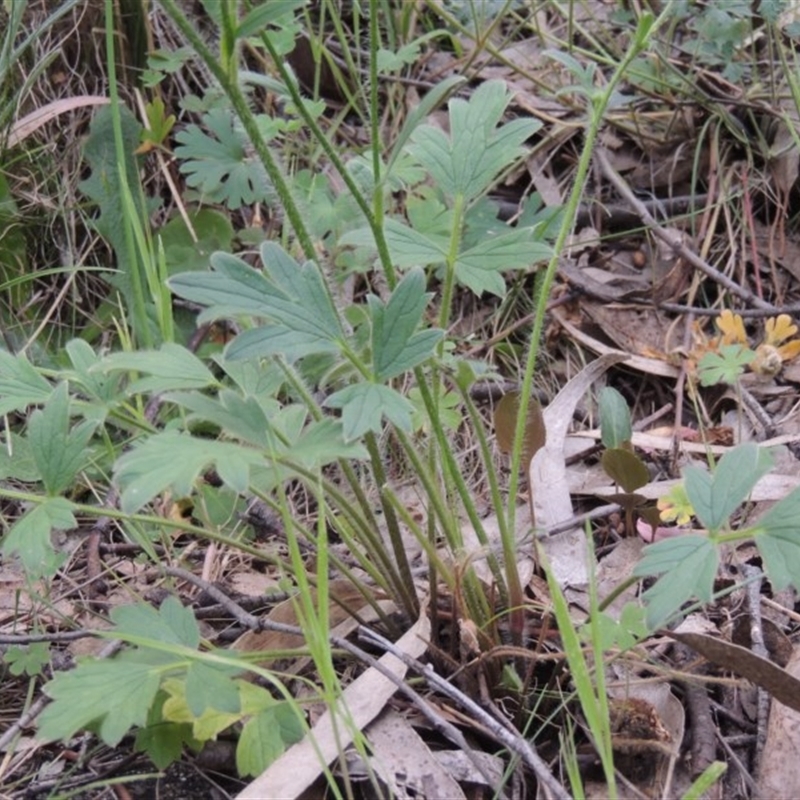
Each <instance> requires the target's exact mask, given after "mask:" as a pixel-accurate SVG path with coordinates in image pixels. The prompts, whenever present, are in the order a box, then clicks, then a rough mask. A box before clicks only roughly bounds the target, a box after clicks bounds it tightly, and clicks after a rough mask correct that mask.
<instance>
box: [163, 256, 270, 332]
mask: <svg viewBox="0 0 800 800" xmlns="http://www.w3.org/2000/svg"><path fill="white" fill-rule="evenodd" d="M211 265H212V267H213V270H214V271H213V272H180V273H178V274H177V275H173V276H172V277H171V278H169V279H168V280H167V285H168V286H169V288H170V289H171V290H172V291H173V292H174V293H175V294H176V295H178V297H182V298H184V299H185V300H190V301H192V302H193V303H199V304H200V305H204V306H209V308H208V310H207V311H205V312H203V315H202V321H206V322H207V321H211V320H215V319H221V318H224V317H230V316H235V315H237V314H252V315H253V316H260V317H267V316H269V311H270V305H269V304H270V301H271V299H272V298H273V297H275V296H281V293H280V292H279V291H278V290H277V289H276V288H275V286H274V285H273V284H272V283H271V282H270V281H268V280H267V279H266V278H265V277H264V275H263V274H262V273H260V272H257V271H256V270H254V269H253V268H252V267H251V266H250V265H249V264H247V263H246V262H245V261H242V259H240V258H237V257H236V256H233V255H230V254H229V253H222V252H219V253H214V254H213V255H212V256H211Z"/></svg>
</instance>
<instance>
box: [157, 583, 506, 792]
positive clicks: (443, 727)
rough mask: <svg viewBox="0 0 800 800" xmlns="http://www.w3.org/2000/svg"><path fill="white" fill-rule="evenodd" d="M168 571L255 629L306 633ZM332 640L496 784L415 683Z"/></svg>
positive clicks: (354, 648)
mask: <svg viewBox="0 0 800 800" xmlns="http://www.w3.org/2000/svg"><path fill="white" fill-rule="evenodd" d="M164 571H165V572H166V573H167V574H168V575H172V576H173V577H176V578H180V579H182V580H185V581H188V582H189V583H192V584H194V585H195V586H197V587H198V588H200V589H202V590H203V591H204V592H207V593H208V595H209V596H210V597H213V598H214V600H216V601H217V602H218V603H219V604H220V605H221V606H223V608H225V609H226V610H227V611H228V613H229V614H230V615H231V616H232V617H233V618H234V619H236V620H237V621H238V622H239V623H240V624H242V625H243V626H245V627H247V628H251V629H253V630H257V631H258V630H268V631H277V632H280V633H289V634H292V635H294V636H298V637H300V638H303V637H304V633H303V629H302V628H301V627H299V626H298V625H287V624H286V623H283V622H273V621H272V620H268V619H264V618H259V617H255V616H253V615H252V614H249V613H248V612H247V611H245V610H244V609H243V608H242V607H241V606H240V605H239V604H238V603H237V602H236V601H235V600H232V599H231V598H230V597H228V596H227V595H226V594H225V593H224V592H223V591H221V590H220V589H218V588H217V587H216V586H213V585H212V584H210V583H209V582H208V581H204V580H203V579H202V578H199V577H197V576H196V575H193V574H192V573H191V572H187V571H186V570H184V569H180V568H179V567H164ZM328 641H329V642H330V643H331V644H332V645H333V646H334V647H338V648H339V649H340V650H344V651H346V652H348V653H350V655H352V656H354V657H355V658H357V659H358V660H359V661H361V662H362V663H364V664H366V665H367V666H368V667H372V668H374V669H376V670H377V671H378V672H380V673H381V675H383V676H384V677H385V678H388V679H389V680H391V681H392V683H394V684H395V686H397V688H398V690H399V691H400V692H401V693H402V694H403V695H405V697H406V698H407V699H408V700H409V701H410V702H411V703H412V704H413V705H414V706H415V707H416V708H417V709H418V710H419V712H420V713H421V714H422V715H423V716H424V717H425V719H427V720H428V722H429V723H430V724H431V726H432V727H433V728H434V730H436V731H438V732H439V733H440V734H441V735H442V736H444V737H445V738H446V739H449V740H450V741H451V742H452V743H453V744H454V745H456V747H459V748H460V749H461V750H462V751H463V752H464V754H465V755H466V757H467V758H468V759H469V760H470V762H471V763H472V765H473V766H474V767H475V769H476V770H478V772H479V773H480V775H481V776H482V777H483V778H484V780H486V781H487V783H488V784H489V785H493V780H492V778H491V776H490V775H489V774H488V773H487V772H486V771H485V770H484V768H483V765H482V764H481V763H480V761H479V760H478V759H477V758H476V757H475V754H474V753H473V752H472V749H471V748H470V746H469V744H468V743H467V740H466V739H465V738H464V736H463V734H462V733H461V732H460V731H459V730H458V728H456V727H455V726H454V725H451V724H450V723H449V722H447V721H446V720H444V719H442V717H441V716H440V715H439V714H437V713H436V711H435V710H434V709H433V708H431V706H430V704H429V703H427V702H426V701H425V700H423V699H422V698H421V697H420V696H419V695H418V694H417V693H416V692H415V691H414V690H413V689H412V688H411V687H409V686H407V685H406V684H405V683H404V682H403V680H402V679H401V678H399V677H398V676H397V675H394V674H393V673H392V671H391V670H389V669H387V668H385V667H384V666H383V664H381V663H380V662H379V661H378V660H377V659H375V658H373V657H372V656H371V655H369V653H366V652H365V651H364V650H362V649H361V648H360V647H357V646H356V645H354V644H351V643H350V642H349V641H348V640H347V639H344V638H341V637H339V636H329V637H328Z"/></svg>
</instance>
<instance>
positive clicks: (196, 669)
mask: <svg viewBox="0 0 800 800" xmlns="http://www.w3.org/2000/svg"><path fill="white" fill-rule="evenodd" d="M235 674H236V671H235V670H231V668H228V667H226V668H222V669H220V668H216V667H215V665H212V664H204V663H203V662H202V661H194V662H193V663H192V664H190V665H189V669H188V670H187V671H186V687H185V691H186V702H187V704H188V706H189V710H190V711H191V712H192V714H194V715H195V716H196V717H199V716H200V715H201V714H202V713H203V712H204V711H205V710H206V709H207V708H212V709H214V710H216V711H221V712H222V713H224V714H238V713H239V711H241V706H242V704H241V700H240V697H239V688H238V686H237V684H236V683H235V682H234V681H233V680H231V678H232V677H233V675H235Z"/></svg>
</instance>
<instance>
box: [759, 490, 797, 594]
mask: <svg viewBox="0 0 800 800" xmlns="http://www.w3.org/2000/svg"><path fill="white" fill-rule="evenodd" d="M755 541H756V545H757V547H758V551H759V552H760V553H761V557H762V558H763V559H764V569H765V570H766V573H767V575H768V576H769V580H770V583H772V588H773V589H774V590H775V591H780V590H781V589H785V588H786V587H787V586H789V585H790V584H791V585H792V586H794V587H796V588H800V489H795V490H794V491H793V492H790V493H789V494H788V495H787V496H786V497H784V498H783V500H781V501H780V502H778V503H776V504H775V505H774V506H773V507H772V508H771V509H770V510H769V511H767V513H766V514H764V516H763V517H761V519H760V520H759V521H758V527H757V529H756V535H755Z"/></svg>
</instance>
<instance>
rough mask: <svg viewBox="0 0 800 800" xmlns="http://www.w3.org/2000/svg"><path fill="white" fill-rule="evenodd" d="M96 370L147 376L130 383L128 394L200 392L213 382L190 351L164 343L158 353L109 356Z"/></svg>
mask: <svg viewBox="0 0 800 800" xmlns="http://www.w3.org/2000/svg"><path fill="white" fill-rule="evenodd" d="M96 369H97V370H98V371H103V372H114V371H117V370H125V371H129V370H130V371H134V372H144V373H147V374H148V375H149V376H150V377H147V378H140V379H138V380H135V381H133V382H132V383H131V384H130V386H129V387H128V391H129V392H131V393H134V394H138V393H146V392H152V393H160V392H165V391H168V390H170V389H202V388H205V387H206V386H213V385H215V384H216V383H217V381H216V379H215V378H214V376H213V375H212V374H211V371H210V370H209V369H208V367H206V365H205V364H204V363H203V362H202V361H201V360H200V359H199V358H198V357H197V356H196V355H195V354H194V353H192V352H191V351H190V350H187V349H186V348H185V347H183V346H182V345H179V344H174V343H173V342H165V343H164V344H163V345H161V349H160V350H152V351H148V350H137V351H134V352H130V353H111V354H110V355H107V356H106V357H105V358H103V360H102V361H101V362H100V364H99V365H98V366H97V367H96Z"/></svg>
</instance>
